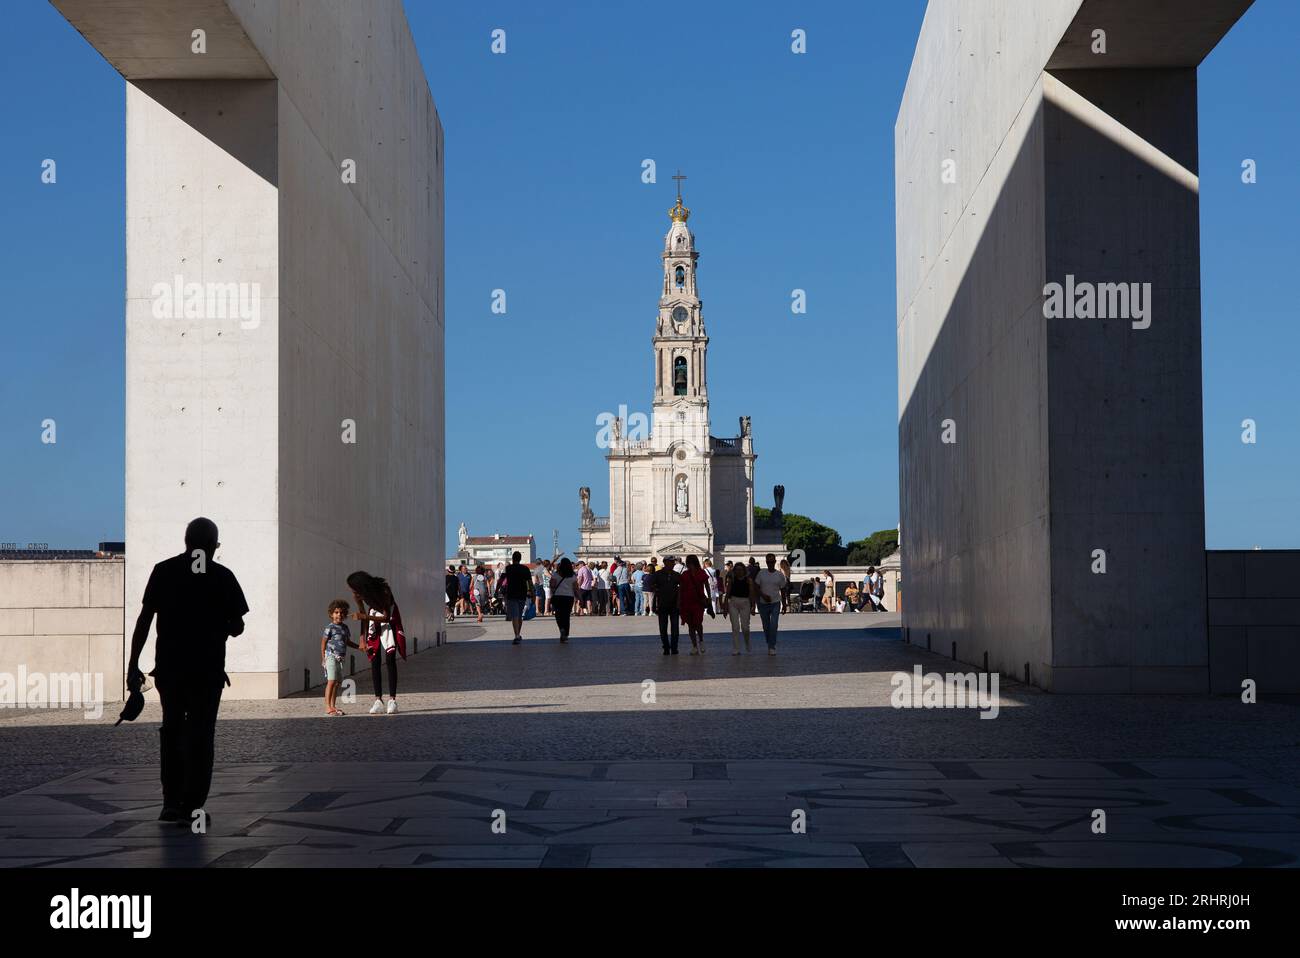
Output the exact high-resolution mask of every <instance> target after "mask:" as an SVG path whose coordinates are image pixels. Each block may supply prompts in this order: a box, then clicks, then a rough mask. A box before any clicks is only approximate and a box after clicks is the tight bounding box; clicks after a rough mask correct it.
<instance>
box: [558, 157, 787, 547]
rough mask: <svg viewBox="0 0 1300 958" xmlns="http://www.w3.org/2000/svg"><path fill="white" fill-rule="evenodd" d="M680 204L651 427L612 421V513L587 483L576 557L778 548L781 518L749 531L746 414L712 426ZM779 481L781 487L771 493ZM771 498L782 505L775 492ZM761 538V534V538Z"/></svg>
mask: <svg viewBox="0 0 1300 958" xmlns="http://www.w3.org/2000/svg"><path fill="white" fill-rule="evenodd" d="M674 178H675V179H678V180H679V188H678V193H677V204H676V205H675V206H674V207H673V208H672V209H671V210H670V211H669V216H671V217H672V226H671V227H670V228H669V230H668V235H667V236H666V237H664V250H663V254H662V257H661V258H662V261H663V288H662V290H661V292H660V296H659V313H658V316H657V318H656V320H655V332H654V338H653V339H652V340H651V345H652V350H653V353H654V401H653V405H652V412H651V418H650V422H649V423H648V424H647V425H648V426H649V434H648V435H647V434H645V429H644V427H641V426H639V425H638V424H637V423H636V420H637V419H638V418H640V419H641V420H644V418H645V417H644V416H640V417H638V416H636V415H635V414H634V415H633V416H630V417H629V420H631V421H632V422H631V428H629V423H625V422H623V421H622V420H621V419H619V420H616V421H615V422H614V423H613V429H612V434H611V436H610V438H609V444H608V452H607V454H606V456H605V459H606V460H607V461H608V463H609V515H608V516H596V515H593V514H592V511H591V505H590V497H591V493H590V489H588V488H587V487H585V486H584V487H583V488H582V489H581V490H580V491H579V497H580V499H581V502H582V521H581V528H580V533H581V546H580V547H579V549H578V551H577V556H578V558H581V559H587V560H608V559H610V558H612V557H614V556H621V557H623V558H625V559H631V560H633V561H636V560H639V559H646V558H649V557H650V556H658V557H660V558H662V557H663V556H666V555H673V556H677V557H678V558H679V559H680V558H681V556H683V555H685V554H687V553H695V554H696V555H698V556H699V557H700V558H701V559H705V558H709V557H712V558H713V559H714V560H715V561H720V560H722V559H723V558H724V557H725V558H733V559H734V558H736V556H743V557H744V558H746V559H747V558H748V557H749V556H750V555H751V554H754V553H755V550H757V549H760V548H761V549H762V551H763V552H777V553H778V554H780V555H783V554H784V552H785V550H784V548H783V547H782V545H781V533H780V528H779V524H778V525H777V527H776V528H775V529H761V530H760V536H759V539H760V542H759V543H756V542H755V538H754V460H755V459H756V458H757V457H756V456H755V454H754V440H753V437H752V435H751V433H750V427H749V417H748V416H743V417H741V419H740V435H738V436H734V437H728V438H719V437H716V436H711V435H709V379H708V369H709V367H708V348H709V337H708V334H707V333H706V332H705V329H704V313H703V309H702V306H703V304H702V303H701V301H700V295H699V287H698V286H697V285H696V266H697V262H698V260H699V257H700V254H699V251H698V250H696V248H695V236H694V234H693V233H691V231H690V229H689V228H688V227H687V225H686V221H687V220H688V219H689V218H690V215H691V211H690V210H688V209H687V208H686V207H685V206H683V205H682V196H681V190H680V179H684V178H685V177H680V178H678V177H674ZM783 491H784V490H782V491H781V492H779V493H778V496H780V495H781V493H783ZM777 507H778V510H779V507H780V502H779V501H778V503H777ZM763 543H766V544H763Z"/></svg>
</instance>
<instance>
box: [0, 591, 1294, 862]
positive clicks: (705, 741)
mask: <svg viewBox="0 0 1300 958" xmlns="http://www.w3.org/2000/svg"><path fill="white" fill-rule="evenodd" d="M868 625H869V626H872V628H871V629H866V628H864V626H868ZM708 627H709V632H710V639H709V641H710V648H711V652H710V654H709V655H706V656H703V657H688V656H687V655H685V654H683V655H681V656H677V657H664V656H661V655H660V654H659V651H658V641H657V638H656V637H655V636H654V635H653V634H652V633H653V629H654V625H653V621H652V620H650V619H640V620H620V619H614V620H611V619H584V620H579V621H578V623H576V624H575V630H574V633H575V639H574V641H573V642H571V643H570V644H569V645H566V646H560V645H558V644H557V643H556V642H555V632H554V624H553V623H550V622H540V621H539V622H533V623H529V624H528V625H527V626H526V628H525V632H526V635H527V636H528V639H529V641H528V642H526V643H525V644H524V645H523V646H518V647H512V646H511V645H510V644H509V639H508V627H507V626H506V625H505V624H504V623H502V622H500V621H497V622H492V621H489V622H487V623H485V624H484V625H482V626H479V625H477V624H476V623H457V624H456V625H454V626H453V627H452V632H451V634H452V642H451V644H450V645H448V646H445V647H442V648H438V649H431V650H427V651H424V652H422V653H421V654H420V655H418V656H415V657H413V658H412V659H411V660H410V661H408V662H407V663H406V664H405V666H404V667H403V670H402V695H401V704H402V711H401V712H400V713H399V714H397V715H393V716H369V715H366V714H364V712H365V708H366V707H367V706H368V699H367V698H365V697H361V698H359V700H358V701H357V702H356V703H355V704H354V705H350V706H348V710H349V715H348V716H347V717H346V718H342V719H328V718H324V717H323V716H321V714H320V709H321V703H320V700H319V690H314V691H313V692H312V693H310V694H307V695H301V696H294V697H290V698H287V699H281V700H278V701H274V702H233V701H232V702H225V703H223V705H222V711H221V721H220V722H219V724H218V731H217V762H218V766H217V774H216V778H215V782H214V788H213V794H212V797H211V799H210V801H209V803H208V810H209V811H210V812H211V813H212V815H213V821H212V826H211V828H210V830H209V832H208V834H206V835H202V836H196V835H191V834H189V833H188V832H187V831H185V830H183V829H180V828H177V827H176V826H167V825H161V824H159V823H157V822H156V821H155V819H156V816H157V814H158V809H159V800H160V797H159V788H158V775H157V765H156V762H157V754H158V752H157V741H158V739H157V720H158V709H157V705H156V703H152V702H151V703H150V704H149V705H148V706H147V707H146V709H145V713H144V714H143V715H142V716H141V718H140V719H139V720H138V721H137V722H135V723H134V724H131V725H124V726H122V727H120V728H113V727H112V718H113V715H112V713H113V712H114V711H115V709H110V710H109V714H108V715H106V716H104V717H103V718H101V719H99V720H95V721H87V720H86V719H85V718H83V717H82V716H81V715H80V714H79V713H76V712H73V711H68V710H64V711H47V712H40V711H29V712H25V713H24V712H7V713H5V712H0V863H3V864H4V865H7V866H19V865H35V866H43V867H67V866H89V867H114V866H157V865H182V866H191V865H193V866H204V865H211V866H216V867H270V866H277V865H280V866H293V865H321V866H340V865H341V866H345V867H374V866H427V867H446V866H457V867H459V866H476V867H581V866H601V867H625V866H674V867H686V866H722V867H725V866H776V867H781V866H785V867H826V866H831V867H854V868H861V867H902V868H907V867H930V866H978V867H1007V866H1024V867H1044V866H1047V867H1051V866H1063V865H1085V866H1146V865H1173V866H1177V865H1208V866H1238V865H1257V866H1283V867H1286V866H1295V865H1296V863H1297V862H1298V861H1300V709H1297V707H1296V703H1295V702H1294V701H1283V700H1279V701H1271V702H1262V703H1260V704H1257V705H1250V706H1247V705H1243V704H1241V703H1240V702H1239V701H1238V700H1236V699H1234V698H1232V697H1220V698H1211V697H1208V696H1060V695H1047V694H1044V693H1042V692H1040V691H1038V690H1037V689H1034V688H1030V687H1026V686H1024V685H1020V684H1018V683H1016V682H1014V681H1010V680H1007V681H1005V682H1004V683H1003V685H1002V689H1001V696H1000V699H1001V712H1000V714H999V716H998V718H997V719H996V720H994V721H984V720H981V719H980V718H979V716H978V714H977V713H976V712H974V711H971V710H953V709H941V710H899V709H894V708H891V707H890V693H891V684H890V678H891V676H892V675H893V674H895V673H896V672H897V671H902V672H910V670H911V668H912V666H913V665H914V664H920V665H922V666H923V668H924V669H925V670H927V671H930V670H935V671H946V670H949V669H952V668H953V667H954V664H953V663H952V662H951V661H950V660H949V659H947V658H945V657H943V656H940V655H937V654H930V653H927V652H926V651H925V650H924V649H918V648H917V647H915V646H908V645H905V644H904V643H902V642H901V641H899V639H898V630H897V617H896V616H829V615H828V616H810V615H805V616H794V617H790V618H788V619H786V620H784V622H783V630H782V643H781V654H780V655H778V656H776V657H774V658H769V657H768V656H766V655H763V654H762V653H761V642H759V643H756V646H757V648H756V652H757V654H755V655H752V656H741V657H734V658H733V657H732V656H729V655H727V654H726V651H727V646H728V645H729V643H728V642H727V641H726V638H725V636H724V635H723V633H722V631H721V629H722V627H721V623H718V622H709V623H708ZM957 668H958V669H964V668H965V667H964V666H957ZM357 678H358V684H359V685H360V686H361V687H362V689H364V686H365V684H366V683H365V679H364V676H361V675H358V677H357ZM647 678H650V679H654V680H655V682H656V683H657V689H658V699H657V702H656V703H654V704H652V705H648V704H646V703H645V702H644V701H643V699H642V694H641V693H642V688H643V683H644V681H645V679H647ZM814 756H815V757H816V759H815V760H814V759H813V758H812V757H814ZM1097 808H1100V809H1103V810H1104V811H1105V812H1106V814H1107V826H1108V828H1107V833H1106V834H1105V835H1095V834H1093V833H1092V830H1091V823H1092V817H1091V816H1092V811H1093V810H1094V809H1097ZM496 809H501V810H503V811H504V813H505V824H506V831H505V833H504V834H494V833H493V831H492V828H491V824H492V820H493V812H494V810H496ZM795 810H803V811H804V812H806V814H807V833H806V834H794V833H793V832H792V830H791V823H792V817H791V815H792V812H794V811H795Z"/></svg>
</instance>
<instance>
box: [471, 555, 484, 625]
mask: <svg viewBox="0 0 1300 958" xmlns="http://www.w3.org/2000/svg"><path fill="white" fill-rule="evenodd" d="M470 595H471V596H472V597H473V602H474V611H475V612H477V613H478V620H479V621H480V622H482V621H483V607H484V606H485V605H487V601H488V581H487V570H486V569H484V568H483V566H482V564H480V565H479V566H478V568H476V569H475V570H474V579H473V581H472V582H471V583H470Z"/></svg>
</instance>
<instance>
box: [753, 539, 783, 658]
mask: <svg viewBox="0 0 1300 958" xmlns="http://www.w3.org/2000/svg"><path fill="white" fill-rule="evenodd" d="M766 562H767V568H766V569H763V570H762V571H761V572H759V574H758V576H757V577H756V578H755V579H754V585H755V586H756V588H757V591H758V616H759V618H760V619H761V620H762V622H763V638H765V639H766V640H767V654H768V655H776V630H777V626H778V624H779V623H780V621H781V590H783V589H784V588H785V587H786V585H787V584H788V582H787V580H786V577H785V576H784V575H783V574H782V573H781V572H779V571H777V568H776V556H775V555H773V554H772V553H771V552H769V553H768V554H767V557H766Z"/></svg>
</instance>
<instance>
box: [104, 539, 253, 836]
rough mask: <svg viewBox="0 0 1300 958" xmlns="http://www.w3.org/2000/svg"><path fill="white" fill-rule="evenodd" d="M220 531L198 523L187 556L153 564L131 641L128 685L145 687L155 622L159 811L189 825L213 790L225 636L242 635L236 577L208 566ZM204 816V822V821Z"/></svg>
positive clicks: (245, 607) (240, 594)
mask: <svg viewBox="0 0 1300 958" xmlns="http://www.w3.org/2000/svg"><path fill="white" fill-rule="evenodd" d="M220 544H221V543H220V542H218V541H217V527H216V524H215V523H213V522H212V520H210V519H203V518H199V519H195V520H194V521H193V522H191V523H190V524H189V525H188V526H187V527H186V529H185V551H184V552H182V553H181V554H180V555H178V556H173V557H172V558H170V559H164V560H163V561H162V562H159V563H158V564H157V565H155V566H154V567H153V572H152V573H151V574H150V575H149V583H148V585H146V586H145V590H144V598H143V600H142V602H141V605H142V608H141V609H140V617H139V618H138V619H137V620H136V623H135V632H134V634H133V635H132V636H131V659H130V663H129V665H128V666H127V687H128V688H129V689H131V690H133V691H134V690H136V689H139V688H140V686H141V685H142V684H143V683H144V675H143V674H142V673H141V672H140V653H141V652H142V651H143V649H144V645H145V642H147V641H148V639H149V627H150V625H151V624H152V622H153V618H154V616H155V615H156V616H157V617H158V639H157V642H156V644H155V647H154V670H153V671H152V672H151V673H149V674H150V675H152V676H153V677H154V682H155V684H156V685H157V687H158V699H159V701H160V703H161V704H162V713H163V714H162V730H161V733H160V736H159V738H160V742H161V748H162V757H161V765H162V788H163V809H162V814H160V815H159V816H158V819H159V821H164V822H177V823H179V824H182V825H189V824H190V821H191V819H192V818H193V817H194V813H195V812H196V811H198V810H201V809H202V808H203V804H204V802H206V801H207V800H208V790H209V789H210V788H211V786H212V760H213V749H214V745H213V738H214V735H215V733H216V724H217V709H218V708H219V707H220V705H221V690H222V687H223V686H224V685H225V684H227V683H228V681H229V680H228V679H227V678H226V672H225V668H226V638H227V637H228V636H234V635H240V634H242V633H243V631H244V616H245V615H246V614H247V613H248V604H247V603H246V602H245V601H244V593H243V590H242V589H240V587H239V582H238V580H237V579H236V578H235V575H234V573H233V572H231V571H230V570H229V569H227V568H226V567H225V566H223V565H218V564H217V563H216V562H215V561H213V558H212V556H213V553H215V552H216V550H217V547H218V546H219V545H220ZM208 818H209V816H206V813H205V817H204V821H205V824H206V821H207V819H208Z"/></svg>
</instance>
